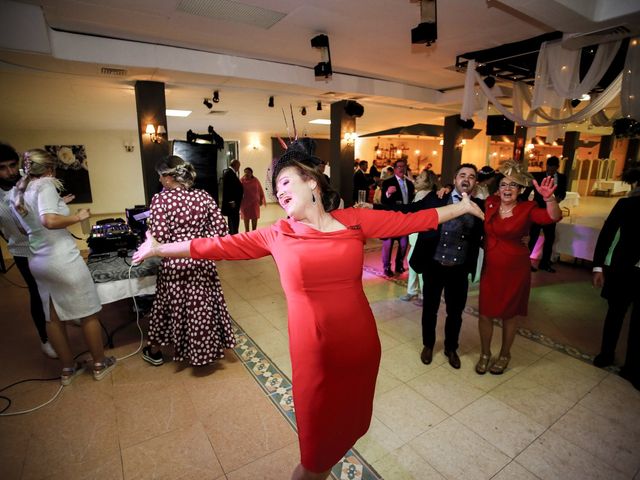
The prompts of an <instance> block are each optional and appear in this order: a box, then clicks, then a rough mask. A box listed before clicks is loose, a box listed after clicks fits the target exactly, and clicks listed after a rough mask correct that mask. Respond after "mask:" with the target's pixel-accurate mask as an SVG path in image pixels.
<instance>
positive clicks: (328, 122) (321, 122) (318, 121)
mask: <svg viewBox="0 0 640 480" xmlns="http://www.w3.org/2000/svg"><path fill="white" fill-rule="evenodd" d="M309 123H315V124H316V125H331V120H329V119H328V118H316V119H315V120H311V121H310V122H309Z"/></svg>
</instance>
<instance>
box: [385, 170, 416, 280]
mask: <svg viewBox="0 0 640 480" xmlns="http://www.w3.org/2000/svg"><path fill="white" fill-rule="evenodd" d="M406 169H407V162H406V160H397V161H396V162H395V163H394V164H393V173H394V175H393V176H392V177H390V178H387V179H386V180H385V181H383V182H382V192H381V196H380V202H382V204H383V205H386V206H394V205H407V204H409V203H411V200H412V199H413V193H414V191H415V187H414V186H413V183H411V182H410V181H409V180H408V179H407V178H406V177H405V173H406ZM394 241H397V242H398V250H397V251H396V262H395V263H396V265H395V267H396V273H403V272H404V271H405V268H404V257H405V255H406V254H407V247H408V246H409V237H408V236H405V237H395V238H383V239H382V267H383V268H384V274H385V275H386V276H387V277H392V276H393V271H391V251H392V250H393V242H394Z"/></svg>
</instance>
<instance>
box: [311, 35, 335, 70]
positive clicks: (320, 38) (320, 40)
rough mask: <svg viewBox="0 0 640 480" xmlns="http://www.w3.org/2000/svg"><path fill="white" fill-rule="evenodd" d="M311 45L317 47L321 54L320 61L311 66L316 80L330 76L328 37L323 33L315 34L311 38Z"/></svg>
mask: <svg viewBox="0 0 640 480" xmlns="http://www.w3.org/2000/svg"><path fill="white" fill-rule="evenodd" d="M311 46H312V47H313V48H319V49H320V54H321V60H322V61H321V62H320V63H318V64H317V65H316V66H315V67H313V73H314V74H315V77H316V80H318V79H322V78H324V79H327V78H330V77H331V75H332V74H333V70H331V51H330V50H329V37H327V36H326V35H324V34H321V35H316V36H315V37H313V38H312V39H311Z"/></svg>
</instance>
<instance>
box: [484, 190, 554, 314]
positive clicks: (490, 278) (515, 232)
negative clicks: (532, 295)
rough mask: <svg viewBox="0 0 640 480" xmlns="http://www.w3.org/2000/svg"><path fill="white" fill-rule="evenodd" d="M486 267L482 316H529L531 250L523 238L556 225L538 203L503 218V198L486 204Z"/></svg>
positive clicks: (521, 204)
mask: <svg viewBox="0 0 640 480" xmlns="http://www.w3.org/2000/svg"><path fill="white" fill-rule="evenodd" d="M485 202H486V203H485V213H484V215H485V217H484V218H485V219H484V243H485V245H484V265H483V266H482V274H481V275H480V298H479V301H478V307H479V310H480V315H486V316H488V317H491V318H501V319H503V320H505V319H506V320H508V319H510V318H512V317H515V316H516V315H526V314H527V311H528V306H529V292H530V291H531V263H530V262H529V247H528V246H527V245H526V243H523V242H522V237H525V236H527V235H529V230H530V229H531V224H532V223H538V224H540V225H546V224H549V223H553V222H554V221H553V220H552V219H551V217H550V216H549V214H548V213H547V210H546V209H544V208H540V207H538V205H537V204H536V203H535V202H532V201H529V200H527V201H524V202H519V203H518V204H517V205H516V206H515V207H514V209H513V210H512V216H511V217H508V218H501V217H500V214H499V213H498V212H499V210H500V197H499V196H497V195H492V196H490V197H489V198H487V199H486V201H485Z"/></svg>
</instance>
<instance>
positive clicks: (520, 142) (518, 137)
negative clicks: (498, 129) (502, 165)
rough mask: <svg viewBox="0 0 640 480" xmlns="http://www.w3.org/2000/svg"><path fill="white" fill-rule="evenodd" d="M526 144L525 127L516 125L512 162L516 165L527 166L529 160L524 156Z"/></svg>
mask: <svg viewBox="0 0 640 480" xmlns="http://www.w3.org/2000/svg"><path fill="white" fill-rule="evenodd" d="M526 142H527V127H523V126H521V125H518V126H517V127H516V132H515V135H514V136H513V160H514V161H516V162H518V163H522V164H523V165H528V164H529V158H528V157H526V156H525V154H524V149H525V146H526Z"/></svg>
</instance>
